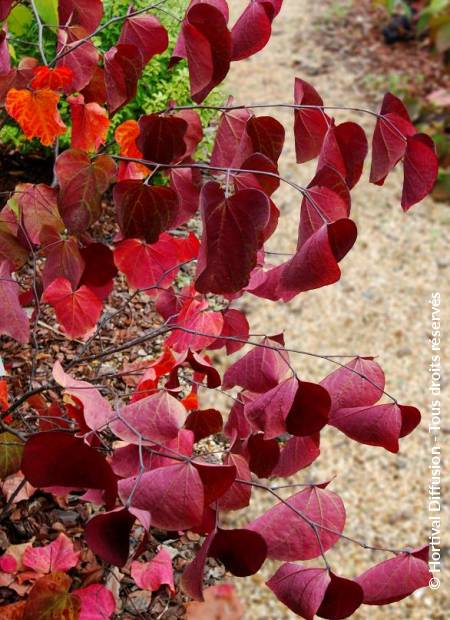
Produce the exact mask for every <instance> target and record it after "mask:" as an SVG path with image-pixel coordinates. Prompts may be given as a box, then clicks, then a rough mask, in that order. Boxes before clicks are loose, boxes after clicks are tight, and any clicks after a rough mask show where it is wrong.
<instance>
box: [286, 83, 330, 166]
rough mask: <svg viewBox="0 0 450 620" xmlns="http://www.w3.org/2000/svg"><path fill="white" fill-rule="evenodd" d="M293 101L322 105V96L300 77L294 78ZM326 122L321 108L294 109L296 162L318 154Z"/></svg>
mask: <svg viewBox="0 0 450 620" xmlns="http://www.w3.org/2000/svg"><path fill="white" fill-rule="evenodd" d="M294 103H295V104H296V105H304V106H323V100H322V97H321V96H320V95H319V93H318V92H317V91H316V90H315V88H314V87H313V86H311V84H308V82H305V81H304V80H301V79H300V78H295V86H294ZM328 124H329V119H328V116H327V115H326V114H325V112H324V111H323V110H317V109H315V108H304V109H296V110H295V112H294V135H295V152H296V156H297V163H298V164H302V163H304V162H305V161H309V160H310V159H314V158H315V157H317V156H318V155H319V153H320V150H321V148H322V143H323V139H324V137H325V134H326V133H327V129H328Z"/></svg>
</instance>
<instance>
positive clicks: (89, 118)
mask: <svg viewBox="0 0 450 620" xmlns="http://www.w3.org/2000/svg"><path fill="white" fill-rule="evenodd" d="M67 101H68V102H69V104H70V114H71V116H72V140H71V145H72V148H74V149H81V150H82V151H96V150H97V149H98V148H99V146H100V145H101V144H105V142H106V136H107V134H108V129H109V118H108V114H107V112H106V110H105V108H102V107H101V106H99V104H98V103H95V102H91V103H86V104H85V103H84V97H83V95H78V96H77V97H69V98H68V99H67Z"/></svg>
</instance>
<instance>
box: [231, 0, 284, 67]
mask: <svg viewBox="0 0 450 620" xmlns="http://www.w3.org/2000/svg"><path fill="white" fill-rule="evenodd" d="M281 4H282V0H256V1H255V2H253V1H251V2H249V4H248V5H247V6H246V8H245V9H244V11H243V13H242V14H241V15H240V17H239V18H238V20H237V22H236V23H235V24H234V26H233V29H232V31H231V37H232V42H233V51H232V56H231V60H242V59H243V58H248V57H249V56H252V55H253V54H256V53H257V52H259V51H260V50H262V49H263V48H264V47H265V46H266V45H267V43H268V41H269V39H270V35H271V34H272V21H273V19H274V17H275V16H276V15H277V13H278V12H279V10H280V8H281Z"/></svg>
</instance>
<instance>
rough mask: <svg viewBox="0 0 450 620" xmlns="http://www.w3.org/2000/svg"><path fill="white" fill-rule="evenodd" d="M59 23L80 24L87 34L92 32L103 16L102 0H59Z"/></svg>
mask: <svg viewBox="0 0 450 620" xmlns="http://www.w3.org/2000/svg"><path fill="white" fill-rule="evenodd" d="M58 13H59V23H60V24H61V25H70V26H82V27H83V28H84V29H85V30H86V32H87V33H88V34H90V33H91V32H93V31H94V30H95V29H96V28H97V26H98V25H99V24H100V22H101V19H102V17H103V2H102V0H59V2H58Z"/></svg>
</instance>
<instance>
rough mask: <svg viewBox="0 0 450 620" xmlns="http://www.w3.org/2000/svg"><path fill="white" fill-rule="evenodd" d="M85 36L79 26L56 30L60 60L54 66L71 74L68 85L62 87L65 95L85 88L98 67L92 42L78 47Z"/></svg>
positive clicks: (84, 31)
mask: <svg viewBox="0 0 450 620" xmlns="http://www.w3.org/2000/svg"><path fill="white" fill-rule="evenodd" d="M85 35H86V30H84V28H81V27H80V26H75V27H71V28H64V29H61V30H58V45H57V51H58V54H61V58H59V59H58V60H57V61H56V66H57V68H58V70H66V71H68V70H69V71H71V73H72V80H71V82H70V84H67V85H66V86H65V87H64V91H65V92H66V94H70V93H73V92H75V91H81V90H83V89H84V88H86V87H87V86H88V84H90V82H91V80H92V79H93V77H94V75H95V73H96V70H97V67H98V59H99V54H98V52H97V49H96V47H95V45H94V44H93V43H92V41H86V42H84V43H83V44H82V45H78V42H79V40H80V39H82V38H84V36H85ZM102 103H103V102H102Z"/></svg>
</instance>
